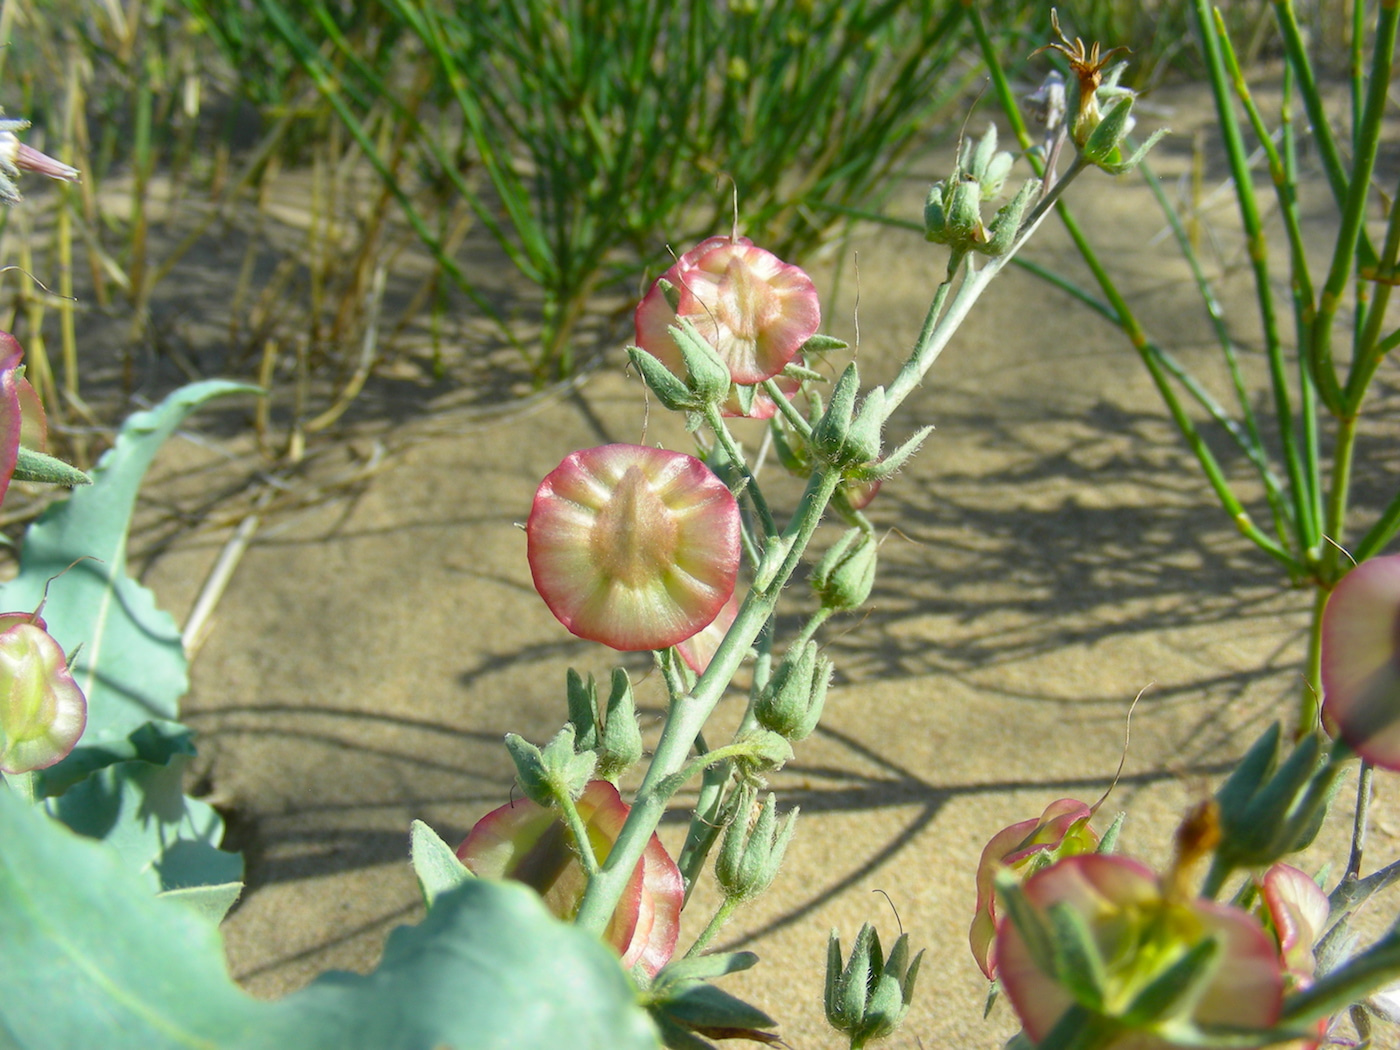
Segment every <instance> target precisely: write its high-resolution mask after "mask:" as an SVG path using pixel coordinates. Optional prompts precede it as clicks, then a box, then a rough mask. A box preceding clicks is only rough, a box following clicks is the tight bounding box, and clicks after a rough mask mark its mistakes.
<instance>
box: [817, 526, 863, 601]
mask: <svg viewBox="0 0 1400 1050" xmlns="http://www.w3.org/2000/svg"><path fill="white" fill-rule="evenodd" d="M878 553H879V544H878V543H877V542H876V541H875V537H874V536H872V535H871V534H870V533H868V532H866V531H865V530H863V529H851V530H850V531H848V532H847V533H846V534H845V535H844V536H842V537H841V538H840V539H839V540H837V541H836V543H835V544H834V545H833V546H832V548H831V549H830V550H829V551H827V552H826V554H825V555H823V557H822V560H821V561H819V562H818V563H817V567H816V569H814V570H813V571H812V589H813V590H815V591H816V592H817V597H818V598H820V599H821V603H822V608H824V609H832V610H835V611H836V612H842V611H845V610H847V609H856V608H859V607H860V606H861V605H863V604H864V603H865V600H866V599H867V598H869V597H870V591H871V588H872V587H874V586H875V563H876V560H877V557H878Z"/></svg>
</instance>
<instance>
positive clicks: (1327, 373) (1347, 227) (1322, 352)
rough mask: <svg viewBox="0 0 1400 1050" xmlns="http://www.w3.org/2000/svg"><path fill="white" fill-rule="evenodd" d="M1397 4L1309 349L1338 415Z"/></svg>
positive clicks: (1385, 18) (1385, 21)
mask: <svg viewBox="0 0 1400 1050" xmlns="http://www.w3.org/2000/svg"><path fill="white" fill-rule="evenodd" d="M1397 7H1400V5H1397V3H1396V0H1388V2H1385V3H1382V4H1381V8H1380V14H1379V16H1378V17H1377V20H1376V34H1375V50H1374V51H1373V52H1372V54H1371V60H1372V64H1371V79H1370V84H1369V87H1368V90H1367V93H1366V107H1365V110H1364V112H1363V113H1362V117H1361V126H1360V127H1359V128H1358V129H1357V132H1356V155H1355V157H1354V158H1353V160H1352V168H1351V172H1350V184H1349V185H1348V187H1347V194H1346V199H1345V201H1344V202H1343V204H1342V220H1341V224H1340V228H1339V229H1338V231H1337V242H1336V245H1335V247H1334V248H1333V250H1332V263H1331V266H1330V268H1329V269H1328V272H1327V281H1326V283H1325V284H1324V285H1323V288H1322V294H1321V295H1320V296H1319V297H1318V304H1317V316H1316V317H1315V318H1313V325H1312V339H1311V340H1310V346H1309V347H1308V351H1309V354H1310V362H1311V364H1312V369H1313V376H1314V378H1315V379H1316V380H1317V384H1318V392H1319V393H1320V394H1321V396H1322V400H1323V403H1324V404H1326V405H1327V407H1328V408H1329V409H1330V410H1331V411H1332V412H1333V413H1334V414H1336V415H1354V414H1355V410H1356V406H1355V404H1353V403H1352V401H1353V399H1352V398H1350V397H1347V396H1346V395H1345V394H1344V393H1343V391H1342V389H1341V387H1340V385H1339V383H1338V380H1337V369H1336V365H1335V364H1334V363H1333V360H1332V326H1333V322H1334V320H1335V319H1336V316H1337V311H1338V309H1339V308H1340V306H1341V300H1342V293H1343V291H1344V290H1345V288H1346V282H1347V279H1348V278H1349V277H1350V276H1351V273H1352V271H1353V269H1354V268H1355V266H1356V261H1357V257H1358V248H1359V244H1360V238H1361V234H1362V224H1363V222H1364V221H1365V218H1366V205H1367V203H1368V201H1369V199H1370V195H1371V174H1372V172H1373V171H1374V169H1375V164H1376V154H1377V150H1378V147H1379V143H1380V134H1381V119H1382V117H1383V116H1384V113H1385V108H1386V99H1387V92H1388V89H1389V87H1390V68H1391V62H1392V60H1393V58H1394V55H1395V37H1396V30H1397V26H1400V10H1397ZM1368 261H1369V260H1368ZM1358 396H1359V394H1358ZM1334 539H1335V537H1334Z"/></svg>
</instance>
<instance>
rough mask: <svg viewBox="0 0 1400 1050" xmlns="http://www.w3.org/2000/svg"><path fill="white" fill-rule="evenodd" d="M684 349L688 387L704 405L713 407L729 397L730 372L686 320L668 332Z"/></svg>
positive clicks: (686, 318) (684, 318) (682, 357)
mask: <svg viewBox="0 0 1400 1050" xmlns="http://www.w3.org/2000/svg"><path fill="white" fill-rule="evenodd" d="M666 331H667V334H669V335H670V337H671V338H672V339H673V340H675V343H676V346H678V347H679V348H680V351H681V359H682V360H684V361H685V367H686V372H687V374H688V378H687V380H686V385H687V386H689V387H690V390H691V392H692V393H693V394H694V395H695V400H696V401H697V402H698V403H700V404H702V405H712V404H717V403H718V402H720V401H723V400H724V399H725V398H726V397H728V396H729V382H730V380H729V368H728V366H727V365H726V364H725V363H724V359H723V358H722V357H720V356H719V351H717V350H716V349H715V348H714V347H713V346H711V345H710V344H709V343H707V342H706V341H705V340H704V339H702V338H700V333H699V332H697V331H696V330H695V325H694V323H693V322H692V321H691V320H690V318H688V317H682V318H679V319H678V320H677V322H676V323H675V324H673V325H671V326H670V327H668V328H667V329H666Z"/></svg>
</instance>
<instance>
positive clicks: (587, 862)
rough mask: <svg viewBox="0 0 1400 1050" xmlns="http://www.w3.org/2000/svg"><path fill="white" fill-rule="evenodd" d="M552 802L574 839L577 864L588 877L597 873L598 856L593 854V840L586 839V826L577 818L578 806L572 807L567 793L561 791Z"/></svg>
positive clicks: (579, 817) (581, 819) (572, 801)
mask: <svg viewBox="0 0 1400 1050" xmlns="http://www.w3.org/2000/svg"><path fill="white" fill-rule="evenodd" d="M554 801H555V802H556V803H557V804H558V806H559V811H560V812H561V813H563V814H564V824H565V826H566V827H567V828H568V829H569V834H570V835H572V836H573V838H574V849H575V850H577V851H578V859H579V862H580V863H582V864H583V870H584V871H585V872H586V873H587V874H589V875H596V874H597V873H598V856H597V854H595V853H594V852H593V840H592V839H590V838H589V837H588V825H586V824H585V823H584V822H583V818H582V817H581V816H579V812H578V806H576V805H574V800H573V799H572V798H570V797H569V793H568V792H567V791H561V792H559V794H557V795H555V796H554Z"/></svg>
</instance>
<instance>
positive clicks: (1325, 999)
mask: <svg viewBox="0 0 1400 1050" xmlns="http://www.w3.org/2000/svg"><path fill="white" fill-rule="evenodd" d="M1397 976H1400V933H1396V932H1394V931H1392V932H1391V933H1388V934H1386V935H1385V936H1384V937H1382V938H1381V939H1380V940H1379V941H1377V942H1376V943H1375V944H1374V945H1372V946H1371V947H1370V948H1369V949H1367V950H1366V951H1364V952H1362V953H1361V954H1360V955H1358V956H1356V957H1354V958H1353V959H1351V960H1350V961H1349V962H1348V963H1347V964H1346V965H1345V966H1342V967H1340V968H1338V969H1336V970H1333V971H1332V972H1331V973H1330V974H1328V975H1327V976H1326V977H1324V978H1322V979H1321V980H1320V981H1318V982H1317V983H1316V984H1314V985H1313V986H1312V987H1311V988H1309V989H1307V990H1306V991H1304V992H1299V993H1298V994H1296V995H1291V996H1289V997H1288V998H1287V999H1286V1000H1285V1001H1284V1004H1283V1016H1282V1017H1280V1018H1279V1022H1280V1023H1281V1024H1300V1025H1305V1024H1308V1023H1309V1022H1312V1021H1316V1020H1318V1019H1320V1018H1323V1017H1327V1016H1330V1015H1331V1014H1333V1013H1336V1012H1337V1011H1338V1010H1343V1009H1345V1008H1346V1007H1348V1006H1350V1005H1351V1004H1352V1003H1354V1002H1356V1001H1357V1000H1358V999H1362V998H1365V996H1367V995H1368V994H1370V993H1371V992H1374V991H1375V990H1376V989H1378V988H1381V987H1383V986H1384V985H1386V984H1388V983H1390V982H1391V981H1393V980H1395V978H1396V977H1397Z"/></svg>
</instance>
